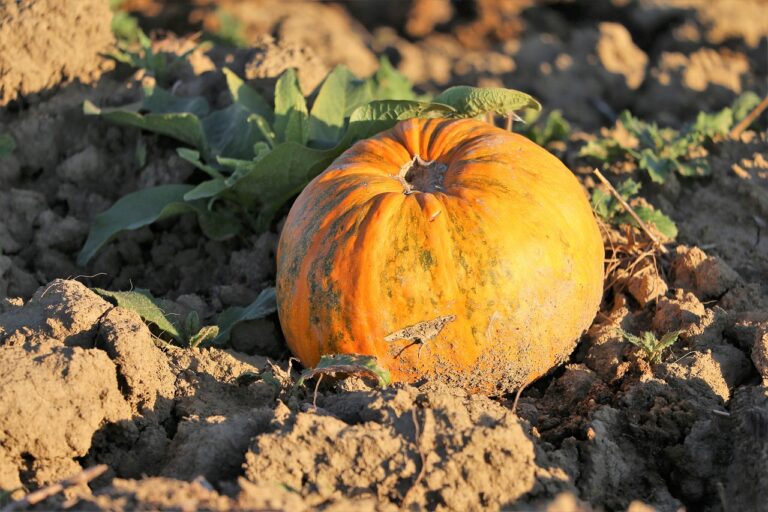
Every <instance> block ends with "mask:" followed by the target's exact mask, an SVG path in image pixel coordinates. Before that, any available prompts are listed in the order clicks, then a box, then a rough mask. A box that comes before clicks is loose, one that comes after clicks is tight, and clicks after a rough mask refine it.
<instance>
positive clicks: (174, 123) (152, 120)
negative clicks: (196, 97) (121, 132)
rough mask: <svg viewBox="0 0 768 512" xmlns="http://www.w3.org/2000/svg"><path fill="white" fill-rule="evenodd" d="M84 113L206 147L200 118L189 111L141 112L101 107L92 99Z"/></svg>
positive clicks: (86, 104)
mask: <svg viewBox="0 0 768 512" xmlns="http://www.w3.org/2000/svg"><path fill="white" fill-rule="evenodd" d="M83 113H84V114H86V115H98V116H101V117H103V118H104V119H107V120H108V121H111V122H113V123H117V124H122V125H124V126H133V127H136V128H140V129H142V130H147V131H150V132H154V133H157V134H160V135H166V136H168V137H173V138H174V139H176V140H179V141H181V142H184V143H186V144H189V145H190V146H194V147H196V148H198V149H200V150H201V151H203V150H204V149H205V135H204V134H203V125H202V123H201V122H200V118H199V117H197V116H196V115H194V114H192V113H189V112H177V113H170V114H145V115H142V114H139V113H138V112H136V111H131V109H130V108H125V107H120V108H99V107H97V106H96V105H94V104H93V103H91V102H90V101H88V100H86V101H85V103H83Z"/></svg>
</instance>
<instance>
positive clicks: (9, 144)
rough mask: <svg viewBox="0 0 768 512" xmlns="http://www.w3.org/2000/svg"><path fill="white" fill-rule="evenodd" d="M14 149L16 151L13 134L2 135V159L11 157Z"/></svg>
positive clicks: (0, 142)
mask: <svg viewBox="0 0 768 512" xmlns="http://www.w3.org/2000/svg"><path fill="white" fill-rule="evenodd" d="M14 149H16V141H15V140H14V138H13V137H12V136H11V134H9V133H3V134H0V158H2V157H4V156H8V155H10V154H11V153H13V150H14Z"/></svg>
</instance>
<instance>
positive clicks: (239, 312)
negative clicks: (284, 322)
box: [211, 288, 277, 345]
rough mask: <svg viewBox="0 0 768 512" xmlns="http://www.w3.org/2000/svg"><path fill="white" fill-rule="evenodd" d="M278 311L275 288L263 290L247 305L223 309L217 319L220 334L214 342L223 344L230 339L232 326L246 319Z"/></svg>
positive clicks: (262, 316)
mask: <svg viewBox="0 0 768 512" xmlns="http://www.w3.org/2000/svg"><path fill="white" fill-rule="evenodd" d="M275 311H277V299H276V297H275V289H274V288H266V289H264V290H262V292H261V293H260V294H259V296H258V297H256V300H254V301H253V302H251V303H250V304H249V305H247V306H245V307H232V308H227V309H225V310H224V311H222V312H221V313H220V314H219V316H218V318H217V319H216V324H217V325H218V327H219V332H218V335H217V336H215V337H214V338H212V340H211V341H212V343H214V344H217V345H221V344H224V343H226V342H227V340H229V335H230V334H231V332H232V328H233V327H234V326H235V325H237V324H238V323H240V322H245V321H246V320H256V319H258V318H264V317H265V316H267V315H270V314H272V313H274V312H275Z"/></svg>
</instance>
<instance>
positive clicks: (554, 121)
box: [521, 110, 571, 147]
mask: <svg viewBox="0 0 768 512" xmlns="http://www.w3.org/2000/svg"><path fill="white" fill-rule="evenodd" d="M523 121H525V126H526V127H525V129H523V131H522V132H521V133H522V134H523V135H525V136H526V137H528V138H529V139H531V140H532V141H533V142H535V143H536V144H538V145H539V146H545V147H546V146H547V145H548V144H549V143H550V142H554V141H564V140H566V139H567V138H568V136H569V135H570V133H571V125H570V124H569V123H568V121H566V120H565V118H564V117H563V113H562V112H561V111H560V110H553V111H551V112H549V113H548V114H547V115H541V113H540V112H539V111H536V110H528V111H527V112H526V113H525V115H524V116H523Z"/></svg>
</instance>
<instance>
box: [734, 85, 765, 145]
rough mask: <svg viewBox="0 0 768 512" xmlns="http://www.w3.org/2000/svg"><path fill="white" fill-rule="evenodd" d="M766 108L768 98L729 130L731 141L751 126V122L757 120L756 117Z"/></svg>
mask: <svg viewBox="0 0 768 512" xmlns="http://www.w3.org/2000/svg"><path fill="white" fill-rule="evenodd" d="M766 108H768V96H766V97H765V98H763V101H761V102H760V103H759V104H758V105H757V106H756V107H755V108H754V110H752V112H750V113H749V114H747V117H745V118H744V119H742V120H741V122H739V124H737V125H736V126H734V127H733V129H732V130H731V133H730V134H729V135H730V136H731V138H732V139H735V138H737V137H738V136H739V135H741V132H743V131H744V130H746V129H747V127H748V126H749V125H751V124H752V122H753V121H754V120H755V119H757V117H758V116H759V115H760V114H762V113H763V111H764V110H765V109H766Z"/></svg>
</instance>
